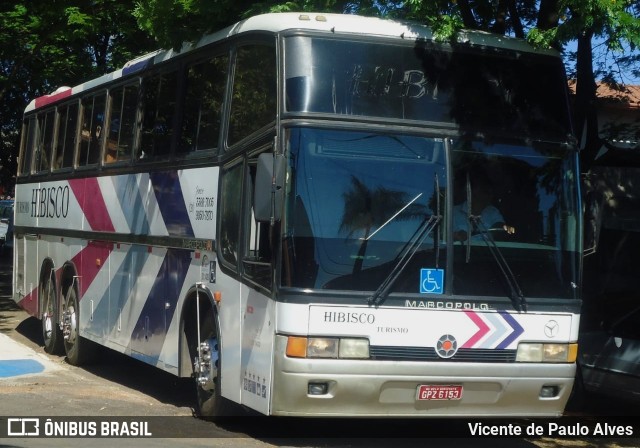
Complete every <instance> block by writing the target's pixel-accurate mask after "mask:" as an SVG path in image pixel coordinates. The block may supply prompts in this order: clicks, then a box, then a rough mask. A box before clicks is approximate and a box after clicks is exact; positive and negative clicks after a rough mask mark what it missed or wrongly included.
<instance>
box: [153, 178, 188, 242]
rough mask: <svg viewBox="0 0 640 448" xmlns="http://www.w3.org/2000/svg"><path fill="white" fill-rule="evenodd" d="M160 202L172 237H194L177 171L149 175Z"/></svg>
mask: <svg viewBox="0 0 640 448" xmlns="http://www.w3.org/2000/svg"><path fill="white" fill-rule="evenodd" d="M149 180H150V181H151V185H153V191H154V193H155V195H156V200H157V201H158V207H159V208H160V213H161V214H162V218H163V219H164V224H165V226H166V227H167V232H169V235H171V236H185V237H193V235H194V233H193V227H191V220H190V219H189V212H188V211H187V205H186V204H185V202H184V197H183V195H182V187H181V185H180V179H179V177H178V173H177V172H176V171H168V172H162V173H151V174H150V175H149Z"/></svg>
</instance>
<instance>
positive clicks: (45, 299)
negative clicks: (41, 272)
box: [40, 277, 64, 355]
mask: <svg viewBox="0 0 640 448" xmlns="http://www.w3.org/2000/svg"><path fill="white" fill-rule="evenodd" d="M40 298H41V301H42V339H43V341H44V351H45V352H47V353H50V354H52V355H61V354H62V353H63V350H64V346H63V337H62V331H61V330H60V327H59V326H58V322H59V319H58V313H59V310H60V307H59V306H58V298H57V296H56V287H55V283H54V282H53V279H52V278H51V277H49V278H48V279H47V280H45V282H44V283H43V284H42V286H41V289H40Z"/></svg>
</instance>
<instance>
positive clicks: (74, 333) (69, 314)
mask: <svg viewBox="0 0 640 448" xmlns="http://www.w3.org/2000/svg"><path fill="white" fill-rule="evenodd" d="M79 323H80V302H79V300H78V294H77V293H76V289H75V288H74V287H73V286H71V287H70V288H69V291H67V298H66V300H65V307H64V313H63V334H64V350H65V352H66V354H67V361H68V362H69V364H71V365H74V366H80V365H82V364H84V363H86V362H87V349H88V347H87V344H88V342H89V341H86V340H85V339H83V338H81V337H80V327H79Z"/></svg>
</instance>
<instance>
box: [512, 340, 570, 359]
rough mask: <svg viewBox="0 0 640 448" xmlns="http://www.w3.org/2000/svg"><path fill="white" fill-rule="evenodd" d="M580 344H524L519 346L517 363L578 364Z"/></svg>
mask: <svg viewBox="0 0 640 448" xmlns="http://www.w3.org/2000/svg"><path fill="white" fill-rule="evenodd" d="M577 356H578V344H543V343H532V342H522V343H520V344H518V351H517V353H516V362H550V363H553V362H557V363H562V362H564V363H572V362H576V358H577Z"/></svg>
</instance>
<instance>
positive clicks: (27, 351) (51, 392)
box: [0, 258, 640, 448]
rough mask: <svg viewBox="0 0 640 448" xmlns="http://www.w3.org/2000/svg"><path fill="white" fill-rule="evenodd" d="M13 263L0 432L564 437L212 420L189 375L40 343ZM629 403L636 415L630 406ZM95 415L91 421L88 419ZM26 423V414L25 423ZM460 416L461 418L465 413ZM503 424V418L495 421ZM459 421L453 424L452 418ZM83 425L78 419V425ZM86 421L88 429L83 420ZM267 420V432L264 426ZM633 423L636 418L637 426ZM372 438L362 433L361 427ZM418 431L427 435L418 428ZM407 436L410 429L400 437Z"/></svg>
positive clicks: (526, 445)
mask: <svg viewBox="0 0 640 448" xmlns="http://www.w3.org/2000/svg"><path fill="white" fill-rule="evenodd" d="M10 296H11V267H10V265H9V264H8V263H7V260H6V259H4V258H3V259H0V434H6V432H5V431H4V430H5V428H8V425H9V424H13V425H15V424H20V422H16V421H12V422H9V419H10V418H17V417H39V423H40V428H41V429H42V428H43V425H44V423H45V421H44V420H45V419H46V418H47V417H50V418H52V419H53V420H54V421H56V422H57V421H58V420H59V419H61V420H63V421H66V422H67V424H68V422H75V423H77V424H78V425H82V424H85V425H89V424H91V422H94V424H97V425H99V424H101V423H100V422H101V421H102V420H101V419H107V420H116V419H119V418H126V417H129V420H126V421H127V422H129V424H131V422H135V421H140V422H143V423H145V422H146V423H147V424H148V425H150V427H151V430H152V431H151V432H156V435H158V431H159V432H160V434H161V435H162V436H163V437H162V438H136V439H129V438H121V439H113V438H97V439H91V441H90V442H89V443H90V445H91V446H92V447H94V446H95V447H102V446H104V447H112V446H114V445H118V446H123V447H127V446H135V447H160V446H162V447H165V446H167V445H168V444H169V443H170V444H171V445H172V446H177V447H200V446H220V447H229V448H236V447H250V448H264V447H270V446H296V447H320V446H322V447H343V446H344V447H347V446H348V447H363V448H364V447H367V448H369V447H372V448H375V447H387V446H392V447H396V448H399V447H401V446H426V445H429V446H430V447H447V448H450V447H452V446H455V447H467V446H474V447H476V446H481V447H487V448H489V447H491V448H500V447H503V446H504V447H516V448H533V447H544V448H554V447H559V446H565V445H566V443H567V442H568V441H567V440H561V439H552V438H533V439H527V438H523V437H518V438H499V439H496V438H471V437H468V435H469V431H468V430H466V428H464V429H465V430H464V431H461V433H460V434H461V435H464V436H465V438H457V439H437V438H429V437H428V434H429V431H431V430H440V429H441V428H442V427H443V426H445V427H446V425H447V424H450V425H452V427H453V428H459V427H460V426H459V425H460V423H461V422H460V421H457V422H453V423H452V422H449V423H447V422H446V421H436V422H433V421H424V420H413V421H406V420H402V421H396V420H391V421H386V420H374V421H367V420H345V421H341V422H337V423H336V422H327V421H322V420H314V419H311V420H295V419H293V420H287V419H275V420H274V419H267V418H265V417H257V416H247V417H243V418H241V419H235V420H233V421H226V422H223V423H222V424H220V425H216V424H213V423H211V422H205V421H202V420H199V419H196V418H193V416H192V409H191V405H192V403H193V398H194V397H193V393H194V392H193V385H192V382H191V380H188V379H179V378H175V377H174V376H172V375H169V374H167V373H165V372H162V371H160V370H158V369H155V368H153V367H150V366H147V365H146V364H143V363H140V362H138V361H136V360H133V359H131V358H127V357H124V356H121V355H119V354H117V353H115V352H112V351H110V350H106V349H103V350H101V352H100V357H99V358H100V359H99V361H98V362H97V363H96V364H95V365H91V366H86V367H82V368H77V367H73V366H70V365H69V364H67V363H66V362H65V360H64V357H60V356H51V355H48V354H46V353H45V352H44V351H43V349H42V348H41V335H40V331H41V329H40V322H39V321H38V320H36V319H35V318H33V317H29V316H28V315H27V314H26V313H24V312H23V311H21V310H19V309H18V308H17V307H16V306H15V304H14V303H13V302H12V301H11V300H10ZM634 412H635V414H634ZM637 414H638V412H637V410H635V409H630V408H628V407H624V405H620V404H618V403H616V402H611V401H608V400H605V401H599V402H598V401H589V402H587V403H586V404H585V407H583V408H582V409H580V410H579V411H575V412H574V414H573V415H581V416H584V417H585V418H597V417H594V416H597V415H637ZM95 422H98V423H95ZM27 423H29V422H27ZM463 423H464V422H463ZM499 423H506V424H508V423H509V422H508V421H506V420H505V421H501V422H499ZM456 425H457V426H456ZM79 428H81V429H82V426H79ZM84 428H85V430H86V429H87V428H89V427H88V426H85V427H84ZM265 429H268V431H266V432H265ZM637 430H640V425H639V426H638V427H637ZM369 433H371V434H373V435H375V437H367V434H369ZM422 435H425V436H427V437H423V436H422ZM407 436H409V437H407ZM86 443H87V439H78V438H75V439H62V438H54V439H51V438H15V437H7V438H4V439H2V438H0V448H3V447H50V446H60V447H69V446H85V444H86ZM570 443H571V446H573V447H584V448H593V447H597V446H603V447H608V448H611V447H614V446H615V447H616V448H623V447H631V446H639V444H640V440H639V439H621V440H612V439H605V440H599V441H598V440H594V439H584V438H583V439H580V438H573V439H572V440H571V441H570Z"/></svg>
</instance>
